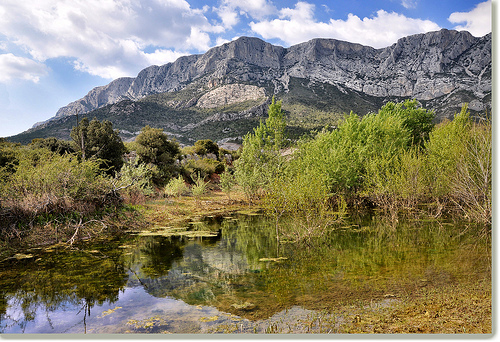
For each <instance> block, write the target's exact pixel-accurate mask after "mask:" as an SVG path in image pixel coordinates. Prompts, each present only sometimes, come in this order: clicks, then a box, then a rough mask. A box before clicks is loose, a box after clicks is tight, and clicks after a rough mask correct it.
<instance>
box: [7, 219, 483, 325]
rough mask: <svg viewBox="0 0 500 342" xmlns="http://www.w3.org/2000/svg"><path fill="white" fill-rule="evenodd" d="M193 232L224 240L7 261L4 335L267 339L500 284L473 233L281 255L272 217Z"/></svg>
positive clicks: (365, 228)
mask: <svg viewBox="0 0 500 342" xmlns="http://www.w3.org/2000/svg"><path fill="white" fill-rule="evenodd" d="M291 224H293V222H292V223H291ZM191 229H193V230H203V231H207V230H210V231H212V232H217V233H218V234H217V236H215V237H208V238H207V237H191V238H189V237H186V236H169V237H167V236H161V235H159V236H141V235H129V236H122V237H120V238H115V239H111V240H103V241H98V242H83V243H80V244H78V245H76V246H74V248H71V249H70V248H65V247H64V246H60V247H57V246H56V247H50V248H36V249H32V250H30V251H27V252H26V253H29V254H23V255H24V257H22V258H12V259H8V260H4V261H3V262H1V263H0V332H1V333H125V332H135V333H207V332H266V331H267V330H266V329H269V326H272V324H275V323H276V322H281V323H283V322H290V321H293V320H295V321H296V320H297V319H300V318H301V317H302V318H303V317H306V316H311V315H314V314H315V313H317V312H324V311H325V310H329V309H330V308H333V307H336V306H339V305H341V304H347V303H349V302H360V301H368V302H372V303H373V302H374V301H375V302H376V303H378V304H377V305H382V306H383V305H390V304H391V301H394V300H396V299H394V298H398V296H399V294H403V293H408V291H412V289H415V288H418V287H421V286H434V287H439V286H442V285H446V284H450V283H460V282H461V281H462V280H465V279H476V280H477V281H481V280H484V279H486V280H488V281H491V241H490V239H489V238H488V237H486V238H477V234H475V227H474V226H473V225H469V226H466V225H458V224H448V223H439V222H434V221H432V222H424V221H412V222H410V221H408V222H403V223H399V224H398V225H397V226H396V227H394V226H391V225H388V224H386V223H384V221H383V220H381V219H376V218H369V219H367V220H361V219H360V220H359V221H358V222H355V224H345V226H344V227H340V226H339V227H338V228H337V229H336V230H335V231H333V232H332V233H331V234H329V235H328V237H325V238H322V241H318V243H317V245H315V246H313V247H301V246H298V245H296V244H293V243H283V242H282V243H281V245H278V243H277V240H276V236H275V235H274V234H275V231H276V230H275V226H274V224H273V223H272V222H269V221H268V220H266V219H265V218H264V217H262V216H255V215H251V216H245V215H237V216H234V217H228V218H217V219H215V218H207V219H205V220H204V221H202V222H199V223H197V224H193V225H192V227H191ZM213 235H215V234H213ZM276 324H277V323H276ZM288 327H289V329H291V330H289V331H290V332H304V331H302V330H300V329H299V328H294V329H292V328H290V324H289V325H288ZM285 332H286V331H285ZM319 332H321V331H319Z"/></svg>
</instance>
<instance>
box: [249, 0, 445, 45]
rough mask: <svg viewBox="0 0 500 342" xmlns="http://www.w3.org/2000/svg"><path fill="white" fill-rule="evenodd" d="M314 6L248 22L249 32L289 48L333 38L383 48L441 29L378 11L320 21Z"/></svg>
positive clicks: (300, 5)
mask: <svg viewBox="0 0 500 342" xmlns="http://www.w3.org/2000/svg"><path fill="white" fill-rule="evenodd" d="M314 10H315V6H314V5H313V4H310V3H307V2H298V3H297V4H296V5H295V7H294V8H283V9H281V10H280V14H279V19H274V20H262V21H259V22H251V23H250V27H251V29H252V30H253V31H254V32H255V33H257V34H259V35H261V36H262V37H263V38H264V39H271V38H278V39H281V40H282V41H283V42H285V43H286V44H289V45H293V44H297V43H301V42H304V41H307V40H310V39H312V38H334V39H339V40H346V41H349V42H353V43H360V44H364V45H368V46H372V47H375V48H382V47H386V46H389V45H391V44H393V43H395V42H396V41H397V40H398V39H399V38H402V37H404V36H408V35H411V34H417V33H423V32H429V31H436V30H439V29H440V27H439V25H437V24H436V23H434V22H432V21H430V20H421V19H413V18H408V17H406V16H404V15H402V14H398V13H394V12H391V13H389V12H386V11H384V10H379V11H377V13H376V14H375V15H374V16H372V17H371V18H367V17H365V18H363V19H361V18H360V17H358V16H357V15H354V14H349V15H348V17H347V19H346V20H341V19H339V20H334V19H330V21H329V22H319V21H317V20H316V19H315V18H314Z"/></svg>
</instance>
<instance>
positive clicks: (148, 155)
mask: <svg viewBox="0 0 500 342" xmlns="http://www.w3.org/2000/svg"><path fill="white" fill-rule="evenodd" d="M135 142H136V144H137V145H136V146H137V150H136V151H137V155H138V156H139V160H140V161H141V162H143V163H146V164H153V165H156V166H158V169H159V171H160V175H159V177H157V178H156V179H155V182H156V183H157V184H160V183H164V182H168V180H169V179H170V177H171V176H172V174H173V173H174V170H175V165H174V164H175V161H176V159H177V157H178V156H179V154H180V149H179V144H178V143H176V142H173V141H170V140H169V139H168V136H167V135H166V134H165V133H163V130H162V129H159V128H151V127H149V126H146V127H144V128H143V129H142V131H141V133H140V134H139V135H138V136H137V138H136V139H135Z"/></svg>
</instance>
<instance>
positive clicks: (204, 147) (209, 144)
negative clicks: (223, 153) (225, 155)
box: [194, 139, 219, 158]
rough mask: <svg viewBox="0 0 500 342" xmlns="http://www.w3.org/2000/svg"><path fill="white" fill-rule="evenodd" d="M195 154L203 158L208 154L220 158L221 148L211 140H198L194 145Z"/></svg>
mask: <svg viewBox="0 0 500 342" xmlns="http://www.w3.org/2000/svg"><path fill="white" fill-rule="evenodd" d="M194 153H196V154H198V155H200V156H203V155H206V154H208V153H212V154H215V155H216V156H217V158H218V156H219V146H218V145H217V144H216V143H214V142H213V141H212V140H210V139H204V140H198V141H197V142H195V143H194Z"/></svg>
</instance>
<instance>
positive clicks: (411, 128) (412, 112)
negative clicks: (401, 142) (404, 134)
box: [379, 100, 434, 147]
mask: <svg viewBox="0 0 500 342" xmlns="http://www.w3.org/2000/svg"><path fill="white" fill-rule="evenodd" d="M386 112H388V113H390V114H391V115H394V116H397V117H399V118H401V119H402V120H403V127H404V128H405V129H407V130H408V132H410V135H411V140H410V141H409V145H414V146H418V147H424V143H425V142H426V141H428V140H429V134H430V133H431V131H432V129H433V128H434V123H433V122H432V121H433V120H434V112H433V111H428V110H425V109H424V108H418V102H417V100H406V101H404V102H400V103H393V102H388V103H387V104H386V105H385V106H383V107H382V108H381V109H380V110H379V114H381V113H386Z"/></svg>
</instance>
